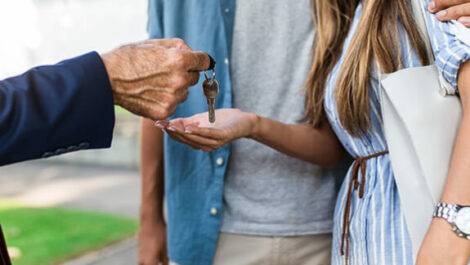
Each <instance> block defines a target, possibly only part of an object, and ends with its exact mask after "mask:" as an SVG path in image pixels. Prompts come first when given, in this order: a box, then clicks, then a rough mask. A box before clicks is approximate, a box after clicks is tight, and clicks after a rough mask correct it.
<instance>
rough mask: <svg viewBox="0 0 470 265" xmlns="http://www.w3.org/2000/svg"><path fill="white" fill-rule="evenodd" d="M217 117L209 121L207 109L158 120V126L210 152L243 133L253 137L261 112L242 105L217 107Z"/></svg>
mask: <svg viewBox="0 0 470 265" xmlns="http://www.w3.org/2000/svg"><path fill="white" fill-rule="evenodd" d="M215 114H216V116H217V120H216V121H215V123H210V122H209V121H208V120H207V115H208V113H207V112H205V113H200V114H196V115H194V116H192V117H189V118H179V119H174V120H159V121H157V122H155V126H157V127H158V128H160V129H162V130H163V131H165V132H167V133H168V134H169V135H170V137H171V138H172V139H174V140H176V141H178V142H180V143H183V144H186V145H189V146H191V147H192V148H194V149H196V150H203V151H205V152H210V151H212V150H215V149H218V148H220V147H222V146H224V145H226V144H228V143H230V142H231V141H234V140H236V139H239V138H242V137H253V136H254V134H255V133H256V130H257V120H258V116H257V115H255V114H252V113H247V112H243V111H241V110H239V109H218V110H216V111H215Z"/></svg>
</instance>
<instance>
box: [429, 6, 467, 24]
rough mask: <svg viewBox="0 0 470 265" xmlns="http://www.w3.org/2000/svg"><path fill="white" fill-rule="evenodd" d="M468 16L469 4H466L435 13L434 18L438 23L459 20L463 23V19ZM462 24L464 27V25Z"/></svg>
mask: <svg viewBox="0 0 470 265" xmlns="http://www.w3.org/2000/svg"><path fill="white" fill-rule="evenodd" d="M468 16H470V3H468V2H467V3H465V4H460V5H456V6H451V7H449V8H447V9H443V10H441V11H439V12H437V13H436V18H437V19H439V20H440V21H449V20H452V19H457V20H459V19H460V18H464V19H463V21H464V22H465V20H466V19H465V17H468ZM463 24H464V25H466V24H465V23H463Z"/></svg>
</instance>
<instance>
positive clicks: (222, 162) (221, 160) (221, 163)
mask: <svg viewBox="0 0 470 265" xmlns="http://www.w3.org/2000/svg"><path fill="white" fill-rule="evenodd" d="M224 162H225V161H224V159H223V158H222V157H219V158H217V159H216V160H215V163H216V164H217V165H218V166H223V165H224Z"/></svg>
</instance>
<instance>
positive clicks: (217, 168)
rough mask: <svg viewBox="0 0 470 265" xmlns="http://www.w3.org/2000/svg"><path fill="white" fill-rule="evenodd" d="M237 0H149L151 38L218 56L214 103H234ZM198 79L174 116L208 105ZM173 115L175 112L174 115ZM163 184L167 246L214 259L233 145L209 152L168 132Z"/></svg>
mask: <svg viewBox="0 0 470 265" xmlns="http://www.w3.org/2000/svg"><path fill="white" fill-rule="evenodd" d="M234 11H235V1H234V0H149V10H148V15H149V17H148V32H149V36H150V38H173V37H178V38H182V39H184V40H185V41H186V43H187V44H188V45H189V46H190V47H191V48H193V49H194V50H202V51H204V52H207V53H209V54H210V55H211V56H212V57H213V58H214V59H215V60H216V62H217V64H216V67H215V70H216V74H217V77H216V78H217V80H218V81H219V83H220V94H219V96H218V98H217V100H216V108H230V107H231V105H232V96H231V83H230V73H229V65H228V64H229V62H230V58H229V55H230V49H231V43H232V31H233V23H234ZM203 79H204V78H203V77H202V76H201V80H200V82H199V84H197V85H196V86H194V87H191V88H189V91H190V93H189V97H188V99H187V101H186V102H184V103H183V104H181V105H180V106H178V108H177V110H176V112H175V114H174V117H187V116H192V115H194V114H196V113H200V112H205V111H207V103H206V99H205V98H204V96H203V94H202V92H201V84H202V81H203ZM174 117H173V118H174ZM164 149H165V152H164V156H165V190H166V199H167V207H168V226H167V229H168V251H169V256H170V259H171V260H172V261H174V262H177V263H179V264H181V265H205V264H212V259H213V256H214V253H215V248H216V243H217V236H218V232H219V227H220V223H221V211H222V192H223V181H224V175H225V171H226V168H227V163H226V162H227V161H228V159H229V154H230V146H224V147H222V148H220V149H218V150H215V151H213V152H211V153H205V152H203V151H195V150H193V149H191V148H190V147H188V146H185V145H183V144H180V143H178V142H176V141H174V140H172V139H170V138H169V137H168V136H167V135H165V148H164Z"/></svg>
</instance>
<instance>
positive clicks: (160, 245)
mask: <svg viewBox="0 0 470 265" xmlns="http://www.w3.org/2000/svg"><path fill="white" fill-rule="evenodd" d="M138 260H139V265H168V264H169V259H168V252H167V242H166V226H165V223H163V222H147V223H142V222H141V227H140V231H139V251H138Z"/></svg>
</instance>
